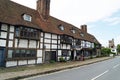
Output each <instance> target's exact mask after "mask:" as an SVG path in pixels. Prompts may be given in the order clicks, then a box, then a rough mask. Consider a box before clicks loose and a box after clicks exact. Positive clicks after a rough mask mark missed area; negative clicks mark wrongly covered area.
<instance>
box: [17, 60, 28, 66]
mask: <svg viewBox="0 0 120 80" xmlns="http://www.w3.org/2000/svg"><path fill="white" fill-rule="evenodd" d="M18 65H27V60H20V61H18Z"/></svg>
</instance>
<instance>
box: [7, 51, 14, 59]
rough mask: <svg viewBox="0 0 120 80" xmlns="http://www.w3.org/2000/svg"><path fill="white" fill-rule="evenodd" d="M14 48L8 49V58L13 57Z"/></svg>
mask: <svg viewBox="0 0 120 80" xmlns="http://www.w3.org/2000/svg"><path fill="white" fill-rule="evenodd" d="M12 55H13V50H8V58H12Z"/></svg>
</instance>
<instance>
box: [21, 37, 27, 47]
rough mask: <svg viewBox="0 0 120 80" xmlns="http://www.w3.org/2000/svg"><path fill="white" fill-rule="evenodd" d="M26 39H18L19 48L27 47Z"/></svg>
mask: <svg viewBox="0 0 120 80" xmlns="http://www.w3.org/2000/svg"><path fill="white" fill-rule="evenodd" d="M27 45H28V40H23V39H20V41H19V47H21V48H27V47H28V46H27Z"/></svg>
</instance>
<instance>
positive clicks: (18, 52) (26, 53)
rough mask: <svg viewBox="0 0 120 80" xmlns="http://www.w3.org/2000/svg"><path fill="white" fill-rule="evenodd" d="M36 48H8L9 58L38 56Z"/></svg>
mask: <svg viewBox="0 0 120 80" xmlns="http://www.w3.org/2000/svg"><path fill="white" fill-rule="evenodd" d="M36 54H37V52H36V50H34V49H33V50H29V49H27V50H25V49H15V50H12V49H10V50H8V55H7V58H8V59H16V58H17V59H22V58H33V57H36Z"/></svg>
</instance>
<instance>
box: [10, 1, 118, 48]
mask: <svg viewBox="0 0 120 80" xmlns="http://www.w3.org/2000/svg"><path fill="white" fill-rule="evenodd" d="M12 1H14V2H17V3H19V4H22V5H25V6H27V7H30V8H33V9H36V1H37V0H12ZM50 7H51V8H50V15H51V16H54V17H56V18H58V19H60V20H63V21H65V22H68V23H70V24H72V25H75V26H76V27H78V28H80V26H81V25H83V24H86V25H87V27H88V33H90V34H92V35H94V36H95V37H96V38H97V40H98V41H99V42H100V43H101V44H102V46H105V47H107V46H108V40H112V39H113V38H114V40H115V45H117V44H120V0H51V4H50Z"/></svg>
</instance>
